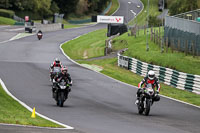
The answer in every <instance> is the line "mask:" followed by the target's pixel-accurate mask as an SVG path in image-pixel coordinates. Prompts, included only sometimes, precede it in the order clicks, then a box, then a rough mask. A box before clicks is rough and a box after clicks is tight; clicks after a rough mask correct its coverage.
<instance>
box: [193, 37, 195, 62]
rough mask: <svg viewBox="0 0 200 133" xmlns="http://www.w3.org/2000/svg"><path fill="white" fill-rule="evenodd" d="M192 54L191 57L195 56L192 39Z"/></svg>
mask: <svg viewBox="0 0 200 133" xmlns="http://www.w3.org/2000/svg"><path fill="white" fill-rule="evenodd" d="M192 54H193V58H194V57H195V46H194V41H192Z"/></svg>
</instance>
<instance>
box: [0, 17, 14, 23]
mask: <svg viewBox="0 0 200 133" xmlns="http://www.w3.org/2000/svg"><path fill="white" fill-rule="evenodd" d="M15 22H16V21H15V20H13V19H10V18H6V17H1V16H0V25H14V24H15Z"/></svg>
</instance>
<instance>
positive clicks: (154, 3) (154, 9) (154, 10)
mask: <svg viewBox="0 0 200 133" xmlns="http://www.w3.org/2000/svg"><path fill="white" fill-rule="evenodd" d="M141 1H142V3H143V4H144V9H143V11H142V12H141V13H140V14H139V15H138V16H137V24H138V25H139V26H144V25H145V24H146V18H147V5H148V0H141ZM159 14H160V12H159V11H158V0H149V15H151V16H158V15H159ZM133 23H136V19H134V20H133V21H131V22H129V24H133Z"/></svg>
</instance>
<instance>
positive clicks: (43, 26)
mask: <svg viewBox="0 0 200 133" xmlns="http://www.w3.org/2000/svg"><path fill="white" fill-rule="evenodd" d="M35 27H36V30H37V31H39V30H41V31H42V32H46V31H55V30H60V29H62V26H61V23H55V24H38V23H36V24H35Z"/></svg>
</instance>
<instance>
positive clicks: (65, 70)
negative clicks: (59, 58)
mask: <svg viewBox="0 0 200 133" xmlns="http://www.w3.org/2000/svg"><path fill="white" fill-rule="evenodd" d="M67 71H68V69H67V67H66V66H63V67H62V68H61V72H62V74H66V73H67Z"/></svg>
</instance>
